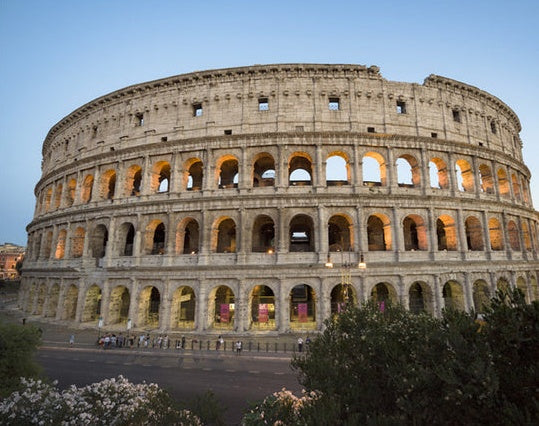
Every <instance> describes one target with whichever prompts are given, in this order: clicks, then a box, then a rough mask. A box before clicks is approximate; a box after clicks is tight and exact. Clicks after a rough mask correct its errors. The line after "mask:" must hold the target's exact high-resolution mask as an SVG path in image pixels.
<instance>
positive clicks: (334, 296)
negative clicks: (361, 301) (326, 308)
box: [330, 283, 357, 315]
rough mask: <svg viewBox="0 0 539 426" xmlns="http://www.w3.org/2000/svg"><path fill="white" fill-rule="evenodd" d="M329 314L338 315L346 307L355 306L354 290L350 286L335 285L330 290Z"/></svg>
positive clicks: (355, 296)
mask: <svg viewBox="0 0 539 426" xmlns="http://www.w3.org/2000/svg"><path fill="white" fill-rule="evenodd" d="M330 298H331V314H332V315H335V314H339V313H341V312H342V311H343V310H345V309H346V307H347V306H356V305H357V295H356V290H355V289H354V287H353V286H352V285H350V284H349V283H348V284H344V285H343V284H337V285H336V286H335V287H333V289H332V290H331V295H330Z"/></svg>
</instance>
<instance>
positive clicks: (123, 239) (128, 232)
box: [118, 222, 135, 256]
mask: <svg viewBox="0 0 539 426" xmlns="http://www.w3.org/2000/svg"><path fill="white" fill-rule="evenodd" d="M118 236H119V238H118V240H119V242H120V253H119V254H120V256H133V247H134V244H135V227H134V226H133V224H132V223H129V222H124V223H122V225H121V226H120V228H119V232H118Z"/></svg>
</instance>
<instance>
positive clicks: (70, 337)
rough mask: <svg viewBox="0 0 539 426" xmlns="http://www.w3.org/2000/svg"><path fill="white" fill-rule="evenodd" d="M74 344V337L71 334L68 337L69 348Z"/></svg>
mask: <svg viewBox="0 0 539 426" xmlns="http://www.w3.org/2000/svg"><path fill="white" fill-rule="evenodd" d="M74 344H75V335H74V334H72V335H71V336H69V346H73V345H74Z"/></svg>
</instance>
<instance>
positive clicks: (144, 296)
mask: <svg viewBox="0 0 539 426" xmlns="http://www.w3.org/2000/svg"><path fill="white" fill-rule="evenodd" d="M160 306H161V293H159V290H158V289H157V287H153V286H146V287H144V289H142V291H141V292H140V294H139V301H138V315H139V320H138V325H139V327H148V328H157V327H159V308H160Z"/></svg>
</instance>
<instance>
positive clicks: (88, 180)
mask: <svg viewBox="0 0 539 426" xmlns="http://www.w3.org/2000/svg"><path fill="white" fill-rule="evenodd" d="M93 186H94V177H93V176H92V175H86V177H85V178H84V180H83V181H82V188H81V200H82V202H83V203H89V202H90V201H91V200H92V188H93Z"/></svg>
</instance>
